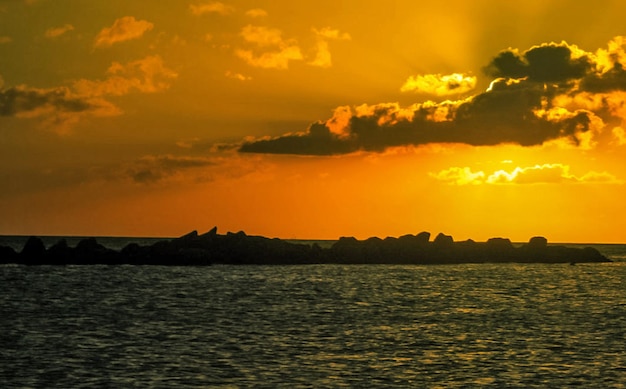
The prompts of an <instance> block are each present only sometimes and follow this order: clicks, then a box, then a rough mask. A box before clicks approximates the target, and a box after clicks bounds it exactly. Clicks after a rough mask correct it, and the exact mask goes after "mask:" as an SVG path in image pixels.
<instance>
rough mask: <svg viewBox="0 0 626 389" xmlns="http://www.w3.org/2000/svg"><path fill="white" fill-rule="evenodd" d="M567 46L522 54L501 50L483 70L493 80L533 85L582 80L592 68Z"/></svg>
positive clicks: (549, 45) (590, 63) (556, 45)
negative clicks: (499, 79) (519, 81)
mask: <svg viewBox="0 0 626 389" xmlns="http://www.w3.org/2000/svg"><path fill="white" fill-rule="evenodd" d="M579 55H580V54H579V53H578V51H577V50H576V49H575V48H573V47H571V46H569V45H568V44H567V43H564V42H563V43H560V44H555V43H549V44H543V45H541V46H535V47H532V48H531V49H529V50H527V51H525V52H524V53H522V54H519V53H517V51H516V50H512V49H509V50H505V51H502V52H501V53H500V54H498V56H496V57H495V58H494V59H493V60H492V61H491V62H490V63H489V65H487V67H486V68H485V71H486V73H487V74H489V75H490V76H493V77H505V78H524V77H528V79H529V80H530V81H535V82H563V81H568V80H573V79H579V78H582V77H584V76H585V75H586V74H587V73H589V72H590V71H591V70H592V68H593V63H592V61H591V59H590V58H589V57H588V56H587V55H584V54H583V55H580V56H579Z"/></svg>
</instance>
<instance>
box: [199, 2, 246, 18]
mask: <svg viewBox="0 0 626 389" xmlns="http://www.w3.org/2000/svg"><path fill="white" fill-rule="evenodd" d="M189 9H190V10H191V13H193V14H194V15H196V16H200V15H204V14H207V13H215V14H219V15H228V14H230V13H232V12H233V11H234V10H235V9H234V8H233V7H232V6H230V5H226V4H224V3H221V2H219V1H213V2H210V3H199V4H190V5H189Z"/></svg>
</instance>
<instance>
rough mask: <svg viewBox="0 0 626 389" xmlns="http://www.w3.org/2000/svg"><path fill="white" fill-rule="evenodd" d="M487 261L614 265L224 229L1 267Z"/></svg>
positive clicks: (483, 248) (550, 251) (439, 239)
mask: <svg viewBox="0 0 626 389" xmlns="http://www.w3.org/2000/svg"><path fill="white" fill-rule="evenodd" d="M482 262H493V263H500V262H544V263H578V262H610V260H609V259H608V258H606V257H604V256H603V255H602V254H600V253H599V252H598V251H597V250H595V249H593V248H590V247H588V248H585V249H575V248H569V247H564V246H553V245H548V242H547V239H545V238H543V237H533V238H531V239H530V241H529V242H528V243H527V244H524V245H521V246H520V247H515V246H514V245H513V244H512V243H511V241H510V240H509V239H505V238H492V239H489V240H488V241H487V242H483V243H477V242H474V241H473V240H467V241H463V242H455V241H454V239H453V238H452V237H451V236H449V235H444V234H438V235H437V236H436V237H435V239H434V241H432V242H430V233H428V232H422V233H419V234H417V235H403V236H401V237H399V238H392V237H388V238H385V239H380V238H376V237H373V238H369V239H366V240H358V239H356V238H354V237H342V238H340V239H339V240H338V241H337V242H335V244H333V245H332V246H331V247H330V248H321V247H319V246H318V245H305V244H297V243H290V242H287V241H284V240H281V239H269V238H265V237H262V236H249V235H246V233H244V232H243V231H240V232H237V233H231V232H229V233H227V234H226V235H220V234H218V233H217V228H213V229H211V230H210V231H208V232H206V233H204V234H198V232H197V231H192V232H190V233H188V234H186V235H183V236H181V237H179V238H176V239H171V240H160V241H158V242H156V243H154V244H152V245H150V246H140V245H138V244H136V243H131V244H129V245H127V246H126V247H124V248H123V249H122V250H120V251H115V250H111V249H109V248H106V247H104V246H103V245H101V244H99V243H98V242H97V241H96V239H95V238H87V239H83V240H81V241H80V242H79V243H78V245H77V246H76V247H75V248H72V247H69V246H68V244H67V242H66V241H65V240H61V241H59V242H58V243H56V244H54V245H53V246H51V247H50V248H49V249H47V250H46V248H45V246H44V244H43V242H42V241H41V239H39V238H35V237H31V238H29V239H28V241H27V242H26V244H25V245H24V248H23V250H22V251H21V252H20V253H19V254H17V253H16V252H15V251H14V250H13V249H11V248H8V247H0V263H21V264H28V265H40V264H49V265H60V264H82V265H86V264H107V265H115V264H132V265H162V266H206V265H211V264H231V265H269V264H271V265H294V264H313V263H339V264H374V263H380V264H453V263H482Z"/></svg>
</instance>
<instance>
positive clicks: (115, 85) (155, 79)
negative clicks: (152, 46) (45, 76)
mask: <svg viewBox="0 0 626 389" xmlns="http://www.w3.org/2000/svg"><path fill="white" fill-rule="evenodd" d="M177 77H178V74H177V73H176V72H175V71H173V70H172V69H170V68H168V67H166V66H165V64H164V62H163V59H162V58H161V57H160V56H158V55H154V56H148V57H145V58H143V59H139V60H135V61H131V62H128V63H126V64H121V63H119V62H114V63H113V64H111V66H109V69H108V70H107V77H106V78H105V79H102V80H88V79H80V80H77V81H75V82H74V83H73V88H74V90H75V91H76V92H77V93H78V94H79V95H81V96H89V97H95V96H122V95H126V94H128V93H130V92H132V91H137V92H142V93H155V92H160V91H163V90H166V89H168V88H169V87H170V84H171V81H172V80H173V79H175V78H177Z"/></svg>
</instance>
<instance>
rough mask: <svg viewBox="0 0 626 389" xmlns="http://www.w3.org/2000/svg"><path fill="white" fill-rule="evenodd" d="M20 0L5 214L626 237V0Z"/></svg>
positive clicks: (305, 230) (6, 6) (70, 222)
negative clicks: (429, 1)
mask: <svg viewBox="0 0 626 389" xmlns="http://www.w3.org/2000/svg"><path fill="white" fill-rule="evenodd" d="M420 3H421V2H415V1H408V0H407V1H393V2H363V1H357V0H351V1H337V0H332V1H331V0H322V1H298V2H277V1H269V0H268V1H244V0H239V1H222V2H217V1H208V0H193V1H179V0H171V1H159V2H154V1H148V0H140V1H133V2H127V1H122V0H110V1H90V2H84V1H81V0H65V1H63V2H58V1H52V0H27V1H26V0H25V1H18V0H15V1H2V0H0V234H26V235H31V234H32V235H90V236H101V235H117V236H178V235H182V234H184V233H186V232H188V231H191V230H194V229H197V230H199V231H200V232H203V231H206V230H209V229H210V228H212V227H213V226H218V229H219V231H220V232H222V233H224V232H226V231H239V230H244V231H246V232H247V233H249V234H259V235H265V236H270V237H281V238H303V239H305V238H317V239H335V238H338V237H339V236H345V235H352V236H356V237H358V238H367V237H369V236H380V237H385V236H398V235H403V234H407V233H413V234H415V233H418V232H420V231H430V232H431V233H433V234H436V233H438V232H444V233H447V234H451V235H453V237H454V238H455V239H456V240H462V239H467V238H473V239H475V240H485V239H487V238H490V237H495V236H501V237H508V238H510V239H512V240H515V241H526V240H527V239H529V238H530V237H531V236H534V235H543V236H546V237H547V238H548V239H549V240H550V241H553V242H622V243H626V232H624V231H626V222H625V220H626V206H625V205H623V204H624V199H623V198H624V194H625V193H626V192H625V189H626V188H625V186H624V185H625V183H626V157H625V156H624V155H626V154H624V152H625V151H626V123H625V122H624V121H625V119H626V108H625V107H624V100H625V97H626V70H625V69H624V67H623V66H624V65H626V38H625V37H622V35H626V31H624V29H623V15H624V13H625V12H626V5H624V3H623V1H621V0H620V1H608V0H607V1H597V2H573V1H556V0H552V1H545V0H543V1H538V0H537V1H525V2H522V3H521V4H518V3H519V2H518V3H515V2H502V1H495V0H493V1H492V0H478V1H472V2H467V1H460V0H457V1H448V2H439V3H437V2H433V4H427V5H425V4H420Z"/></svg>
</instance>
